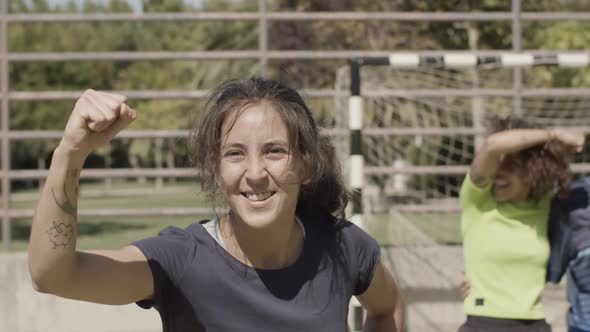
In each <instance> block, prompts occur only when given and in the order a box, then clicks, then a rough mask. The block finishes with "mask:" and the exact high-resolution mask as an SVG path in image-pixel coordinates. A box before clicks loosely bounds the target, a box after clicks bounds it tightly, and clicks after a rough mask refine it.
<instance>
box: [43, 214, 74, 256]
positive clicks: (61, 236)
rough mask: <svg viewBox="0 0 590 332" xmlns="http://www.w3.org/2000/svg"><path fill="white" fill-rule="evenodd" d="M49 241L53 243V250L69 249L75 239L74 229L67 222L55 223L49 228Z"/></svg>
mask: <svg viewBox="0 0 590 332" xmlns="http://www.w3.org/2000/svg"><path fill="white" fill-rule="evenodd" d="M47 233H48V234H49V241H51V243H53V249H56V248H57V247H62V248H67V247H68V245H69V244H70V241H71V240H72V237H74V228H73V227H72V225H70V224H66V223H65V222H60V221H55V220H54V221H53V222H52V223H51V227H49V231H47Z"/></svg>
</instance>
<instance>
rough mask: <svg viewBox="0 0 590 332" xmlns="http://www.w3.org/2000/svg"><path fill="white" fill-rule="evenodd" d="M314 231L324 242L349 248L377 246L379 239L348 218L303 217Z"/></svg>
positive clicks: (303, 220) (305, 222)
mask: <svg viewBox="0 0 590 332" xmlns="http://www.w3.org/2000/svg"><path fill="white" fill-rule="evenodd" d="M301 220H302V222H303V223H304V224H305V225H306V229H307V228H309V229H310V230H311V231H312V232H314V233H316V234H317V235H318V236H319V237H320V238H321V240H322V242H324V243H332V244H334V245H338V246H340V247H342V248H346V249H348V250H354V251H356V250H358V249H361V248H367V247H377V246H378V244H377V241H376V240H375V239H374V238H373V237H372V236H371V235H370V234H369V233H367V231H366V230H364V229H363V228H361V227H359V226H358V225H356V224H355V223H353V222H351V221H350V220H347V219H341V218H321V217H320V218H318V217H315V218H309V217H308V218H305V217H303V218H301Z"/></svg>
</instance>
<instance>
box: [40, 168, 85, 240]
mask: <svg viewBox="0 0 590 332" xmlns="http://www.w3.org/2000/svg"><path fill="white" fill-rule="evenodd" d="M79 177H80V170H79V169H71V170H68V171H67V173H66V179H65V182H64V185H63V188H62V191H63V193H61V196H63V198H62V199H60V198H58V195H56V192H55V188H51V194H52V195H53V200H54V201H55V204H57V206H59V208H60V209H61V210H62V211H63V212H65V213H67V214H68V215H70V216H71V217H72V220H76V216H77V201H78V193H79V186H78V181H79ZM72 187H73V188H72ZM68 188H72V189H70V192H73V195H68ZM47 234H48V235H49V241H51V243H52V244H53V249H56V248H58V247H62V248H67V247H68V245H69V244H70V242H71V241H72V238H73V237H74V226H72V224H71V223H70V222H67V221H56V220H54V221H52V222H51V225H50V227H49V230H48V231H47Z"/></svg>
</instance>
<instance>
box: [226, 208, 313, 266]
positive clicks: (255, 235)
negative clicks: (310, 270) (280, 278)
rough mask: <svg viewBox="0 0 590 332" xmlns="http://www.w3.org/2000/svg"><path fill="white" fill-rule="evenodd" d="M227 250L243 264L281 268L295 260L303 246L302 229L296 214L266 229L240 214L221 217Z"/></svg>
mask: <svg viewBox="0 0 590 332" xmlns="http://www.w3.org/2000/svg"><path fill="white" fill-rule="evenodd" d="M220 230H221V236H222V237H223V239H224V242H225V244H226V250H227V251H228V252H229V253H230V254H231V255H232V256H234V257H235V258H236V259H238V260H239V261H241V262H242V263H244V264H246V265H249V266H252V267H255V268H259V269H269V270H274V269H281V268H285V267H287V266H290V265H292V264H293V263H295V261H296V260H297V258H298V257H299V255H300V254H301V251H302V249H303V242H304V236H303V230H302V229H301V227H300V226H299V225H298V224H297V221H296V219H295V216H293V217H292V218H285V219H284V222H277V223H275V224H273V225H270V226H268V227H266V228H253V227H250V226H248V225H247V224H246V223H244V222H243V221H241V220H240V219H239V218H238V217H237V216H235V215H233V214H231V213H230V214H228V215H226V216H224V217H222V218H221V219H220Z"/></svg>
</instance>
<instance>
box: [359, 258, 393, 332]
mask: <svg viewBox="0 0 590 332" xmlns="http://www.w3.org/2000/svg"><path fill="white" fill-rule="evenodd" d="M357 299H358V300H359V302H360V303H361V304H362V306H363V308H365V310H367V318H366V320H365V324H364V328H363V331H364V332H403V331H404V329H403V327H404V301H403V297H402V294H401V293H400V291H399V288H398V287H397V285H396V283H395V280H394V279H393V276H392V275H391V273H390V272H389V270H387V269H386V268H385V266H383V263H381V262H379V264H378V265H377V267H376V268H375V273H374V274H373V280H372V281H371V284H370V286H369V288H368V289H367V290H366V291H365V292H364V293H362V294H360V295H358V296H357Z"/></svg>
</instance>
